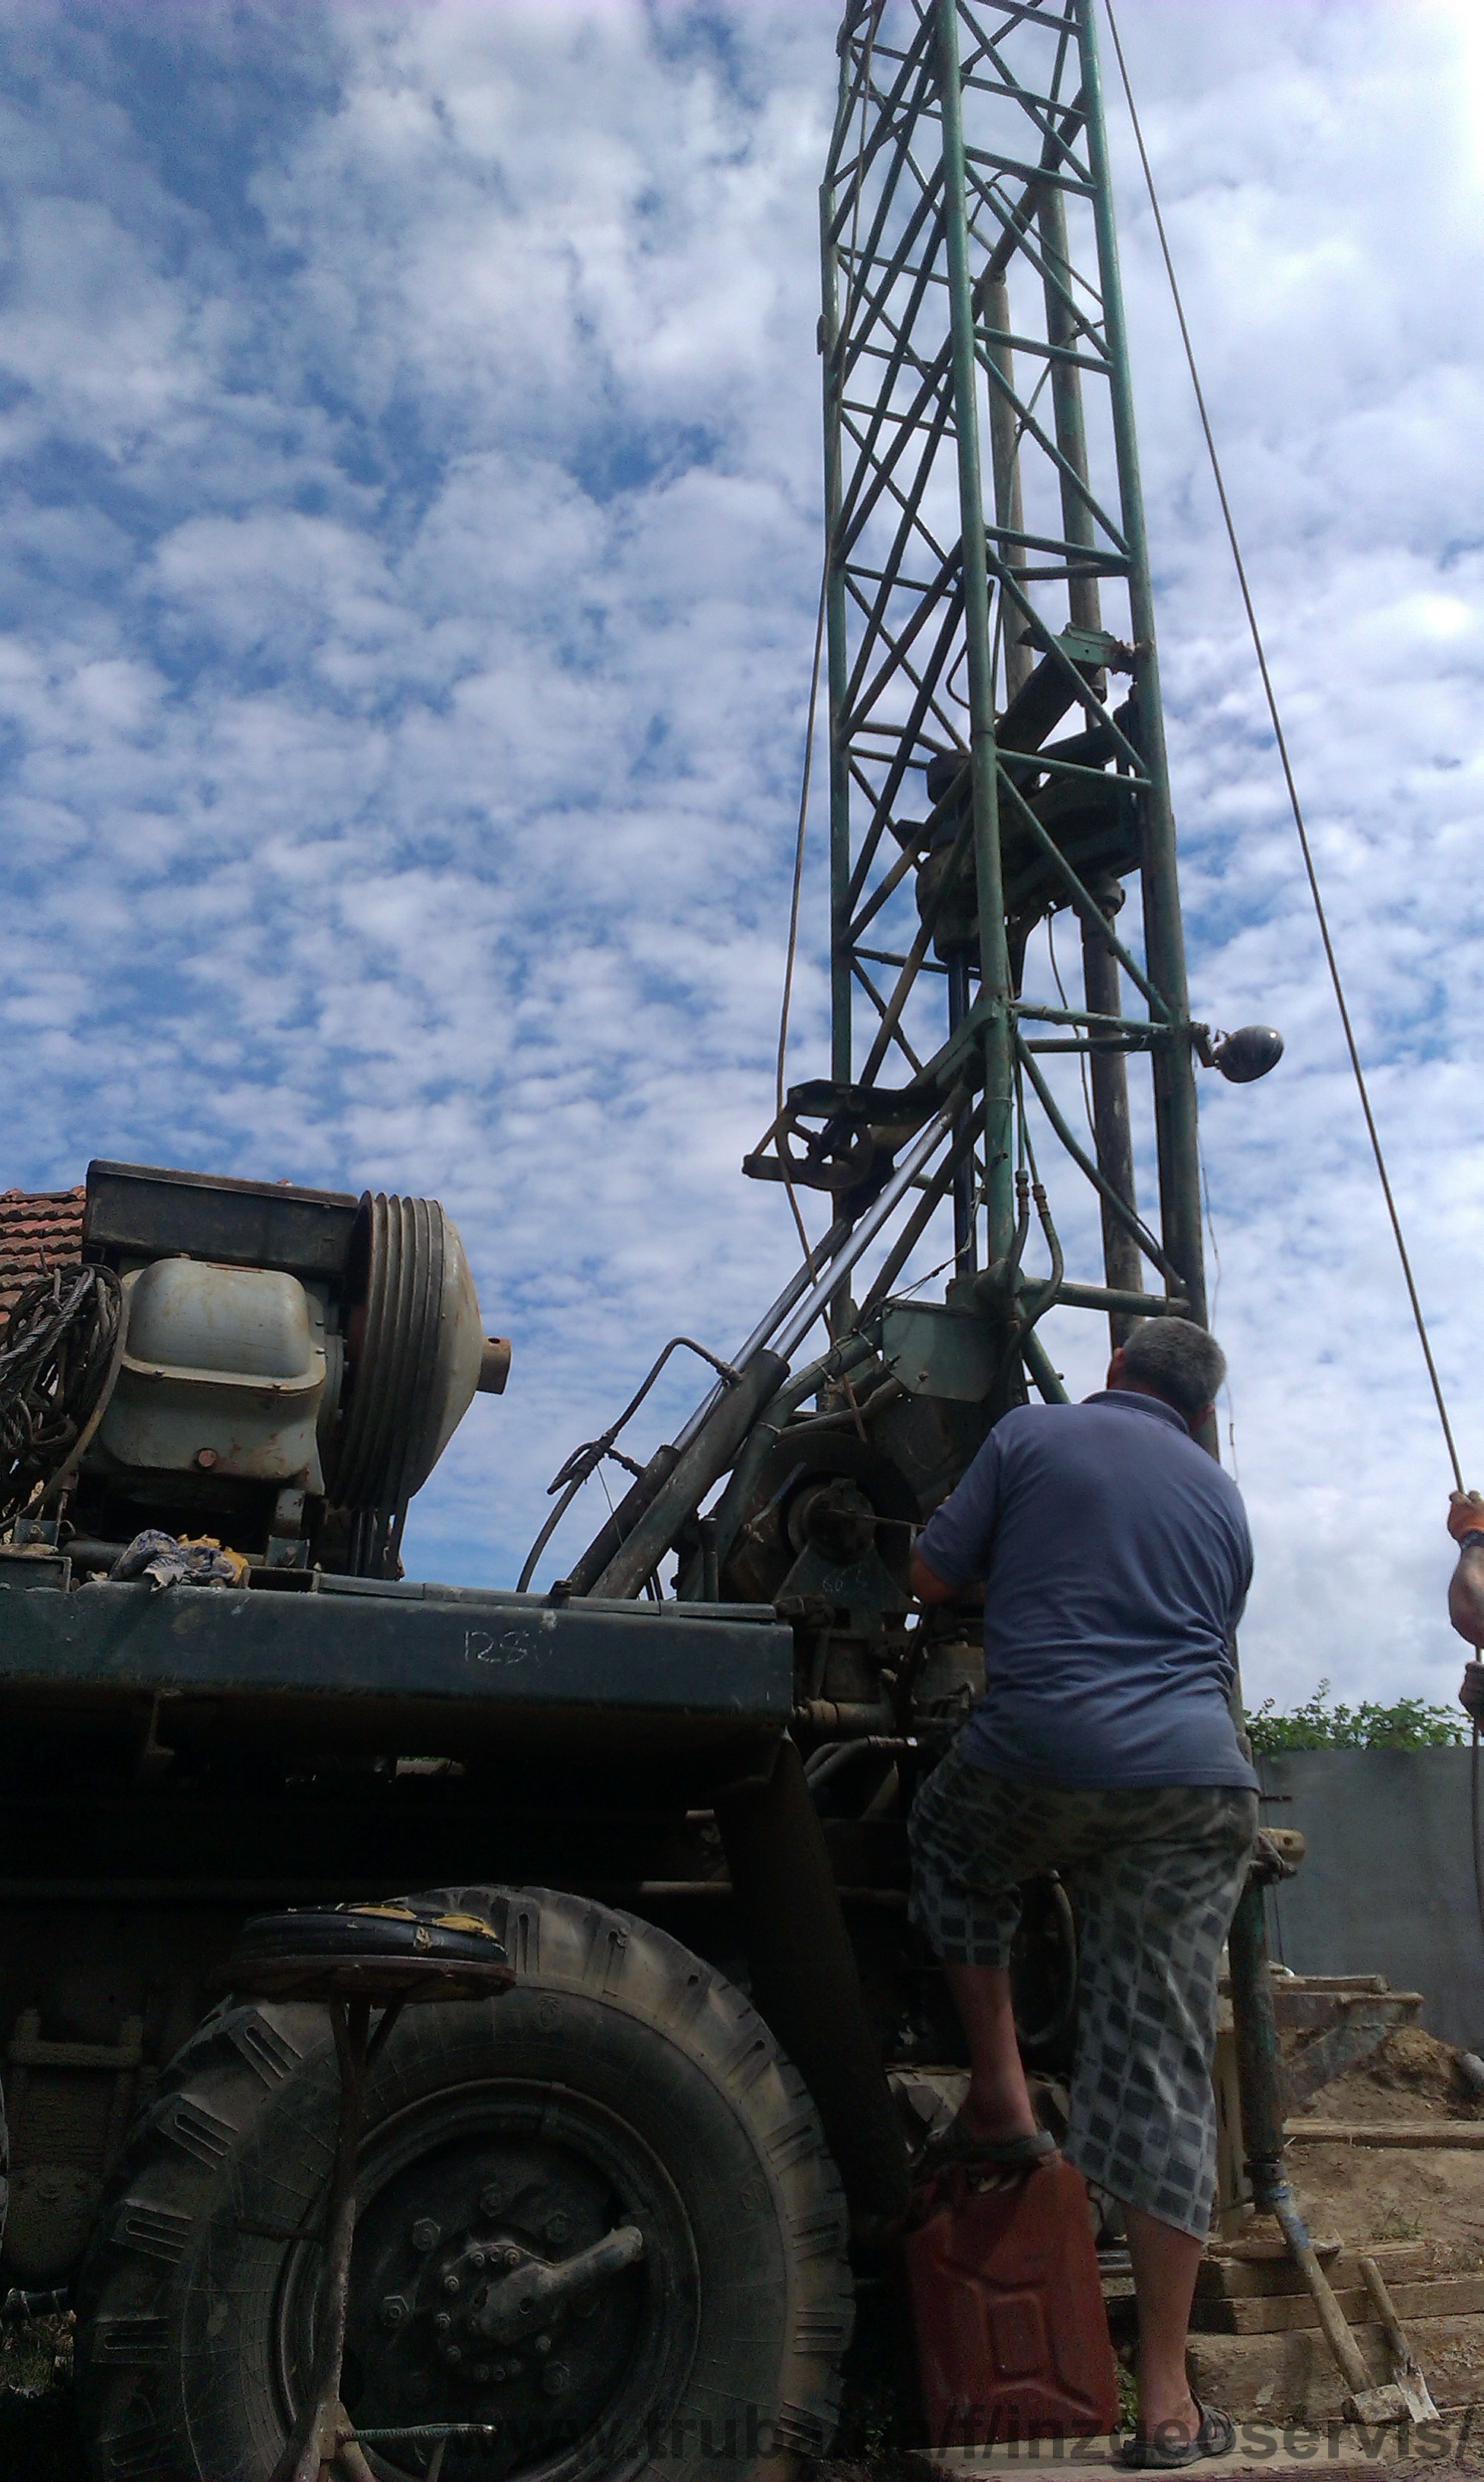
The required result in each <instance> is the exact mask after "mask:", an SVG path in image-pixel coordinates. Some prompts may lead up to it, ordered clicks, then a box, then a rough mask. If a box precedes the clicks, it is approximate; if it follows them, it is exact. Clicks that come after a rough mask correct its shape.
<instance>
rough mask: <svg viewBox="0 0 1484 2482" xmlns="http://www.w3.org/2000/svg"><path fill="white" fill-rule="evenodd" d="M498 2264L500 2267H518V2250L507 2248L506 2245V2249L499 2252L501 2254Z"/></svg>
mask: <svg viewBox="0 0 1484 2482" xmlns="http://www.w3.org/2000/svg"><path fill="white" fill-rule="evenodd" d="M500 2264H501V2265H502V2266H519V2264H520V2252H519V2250H518V2249H512V2248H510V2247H509V2246H508V2244H507V2246H506V2247H505V2248H504V2249H503V2250H502V2251H501V2253H500Z"/></svg>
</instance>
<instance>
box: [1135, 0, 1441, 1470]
mask: <svg viewBox="0 0 1484 2482" xmlns="http://www.w3.org/2000/svg"><path fill="white" fill-rule="evenodd" d="M1105 6H1106V10H1107V22H1108V29H1109V32H1110V33H1111V35H1112V38H1113V50H1114V52H1115V53H1116V55H1117V59H1118V73H1119V76H1120V78H1121V79H1122V81H1123V91H1124V96H1125V99H1126V101H1127V103H1128V106H1129V119H1130V120H1131V122H1132V123H1133V139H1134V144H1135V145H1136V146H1137V148H1138V152H1139V162H1140V164H1141V165H1142V167H1143V172H1144V187H1145V189H1146V190H1147V191H1148V193H1149V203H1150V206H1151V208H1152V209H1153V211H1154V219H1155V230H1156V232H1157V233H1158V234H1159V251H1160V255H1161V256H1162V258H1163V260H1164V272H1165V275H1166V277H1168V279H1169V287H1170V297H1171V299H1172V301H1173V302H1174V304H1175V316H1176V318H1177V320H1178V321H1179V323H1180V338H1181V343H1182V344H1183V345H1184V347H1185V363H1186V366H1187V368H1188V370H1189V373H1190V384H1191V387H1192V388H1193V389H1194V391H1195V403H1196V410H1197V412H1198V413H1199V415H1200V420H1201V430H1202V432H1203V434H1204V435H1205V439H1206V453H1207V455H1208V457H1209V458H1210V460H1211V475H1212V478H1213V480H1214V482H1215V486H1216V496H1217V498H1218V499H1219V501H1220V503H1221V515H1222V521H1223V523H1224V524H1225V527H1226V535H1227V541H1228V542H1229V543H1230V545H1231V549H1232V560H1233V564H1234V566H1235V568H1236V570H1237V585H1238V587H1239V588H1240V590H1241V598H1242V604H1243V608H1244V609H1245V612H1246V615H1247V627H1248V630H1249V631H1250V633H1251V637H1252V647H1253V652H1254V654H1255V655H1256V656H1257V660H1258V671H1259V672H1260V673H1261V674H1262V678H1263V696H1264V698H1265V699H1266V700H1267V712H1268V715H1269V717H1270V719H1271V722H1272V727H1273V738H1274V740H1275V741H1276V743H1277V745H1278V756H1279V760H1280V762H1281V764H1282V767H1283V779H1284V782H1285V784H1286V785H1287V787H1288V794H1289V807H1290V808H1291V810H1292V812H1293V825H1294V827H1295V828H1296V829H1297V831H1298V845H1299V851H1300V853H1301V854H1302V856H1303V858H1304V875H1305V877H1306V878H1307V880H1308V882H1309V893H1310V896H1311V898H1312V899H1313V902H1314V911H1315V920H1316V921H1317V923H1318V926H1319V937H1320V939H1321V941H1322V942H1323V947H1324V962H1325V964H1326V965H1327V966H1328V968H1329V978H1330V982H1331V985H1332V986H1333V989H1334V993H1335V1005H1336V1007H1337V1008H1338V1010H1339V1012H1340V1022H1341V1028H1342V1030H1343V1033H1344V1039H1345V1049H1346V1050H1347V1051H1348V1053H1349V1055H1350V1067H1351V1069H1352V1070H1353V1072H1354V1076H1355V1086H1356V1092H1357V1094H1358V1095H1359V1096H1360V1101H1361V1110H1362V1112H1363V1113H1364V1115H1365V1120H1366V1132H1367V1137H1368V1138H1369V1140H1370V1150H1371V1153H1372V1154H1373V1155H1374V1157H1375V1164H1376V1174H1377V1177H1378V1178H1379V1180H1380V1183H1381V1194H1382V1196H1383V1198H1384V1199H1385V1201H1386V1211H1387V1215H1388V1217H1389V1218H1390V1221H1391V1227H1392V1237H1393V1240H1394V1241H1395V1244H1396V1254H1397V1257H1398V1258H1399V1259H1400V1261H1401V1272H1402V1276H1403V1278H1404V1280H1405V1281H1406V1287H1407V1298H1408V1300H1409V1301H1410V1303H1411V1305H1412V1316H1413V1320H1414V1322H1415V1323H1416V1327H1417V1333H1418V1342H1419V1344H1420V1346H1421V1348H1422V1359H1423V1360H1424V1361H1425V1362H1426V1364H1427V1377H1428V1380H1429V1383H1430V1385H1431V1387H1432V1392H1433V1401H1434V1403H1435V1404H1436V1406H1437V1408H1438V1419H1439V1421H1440V1423H1441V1424H1442V1426H1443V1437H1444V1439H1445V1443H1446V1446H1447V1452H1448V1462H1449V1463H1450V1465H1452V1468H1453V1479H1454V1481H1455V1483H1456V1485H1457V1488H1458V1489H1459V1490H1460V1491H1462V1490H1463V1488H1464V1473H1463V1467H1462V1465H1460V1463H1459V1458H1458V1449H1457V1446H1456V1445H1455V1443H1454V1439H1453V1426H1452V1424H1451V1422H1450V1421H1449V1420H1448V1409H1447V1405H1446V1403H1445V1399H1444V1394H1443V1383H1442V1381H1441V1380H1440V1378H1439V1376H1438V1365H1437V1363H1436V1362H1435V1360H1433V1350H1432V1343H1431V1339H1430V1338H1429V1336H1428V1333H1427V1321H1426V1319H1425V1318H1424V1317H1423V1315H1422V1305H1421V1302H1420V1300H1419V1295H1418V1289H1417V1283H1416V1280H1415V1279H1414V1277H1413V1273H1412V1261H1411V1258H1410V1257H1409V1255H1408V1254H1407V1244H1406V1240H1405V1238H1404V1236H1403V1233H1402V1228H1401V1217H1400V1215H1399V1213H1398V1212H1397V1207H1396V1201H1395V1199H1394V1197H1393V1193H1392V1183H1391V1176H1390V1175H1389V1173H1388V1172H1387V1168H1386V1156H1385V1153H1384V1151H1383V1149H1382V1146H1381V1133H1380V1131H1379V1129H1378V1128H1377V1127H1376V1121H1375V1114H1374V1113H1373V1112H1372V1110H1371V1108H1370V1094H1369V1090H1368V1088H1367V1084H1366V1072H1365V1070H1364V1069H1363V1068H1362V1067H1361V1055H1360V1048H1359V1045H1358V1044H1357V1043H1356V1040H1355V1029H1354V1027H1353V1026H1352V1024H1351V1022H1350V1010H1349V1005H1348V1003H1347V1001H1346V999H1345V992H1344V984H1343V982H1342V981H1341V973H1340V961H1339V959H1338V958H1337V956H1336V954H1335V943H1334V941H1333V939H1332V938H1331V937H1330V927H1329V917H1328V915H1327V914H1326V912H1325V910H1324V899H1323V896H1322V895H1321V893H1320V890H1319V876H1318V872H1317V870H1316V869H1315V859H1314V852H1313V849H1312V847H1311V845H1310V842H1309V829H1308V825H1307V823H1306V821H1305V818H1304V810H1303V805H1302V803H1301V802H1300V800H1299V797H1298V785H1297V783H1296V782H1295V780H1294V775H1293V767H1292V762H1291V760H1290V759H1289V744H1288V736H1287V734H1286V733H1285V731H1284V728H1283V718H1282V716H1281V715H1280V713H1279V709H1278V698H1277V693H1276V691H1275V690H1274V688H1273V681H1272V674H1271V673H1270V672H1269V671H1268V668H1267V652H1266V648H1265V647H1264V646H1263V632H1262V629H1261V628H1260V627H1259V625H1258V616H1257V609H1256V606H1255V605H1254V603H1253V600H1252V590H1251V588H1250V587H1249V585H1248V583H1247V567H1246V563H1245V561H1244V560H1243V558H1242V549H1241V543H1240V541H1239V539H1238V536H1237V521H1236V519H1235V517H1234V516H1233V515H1232V504H1231V501H1230V500H1229V499H1228V497H1227V488H1226V479H1225V476H1224V475H1223V473H1222V470H1221V459H1220V456H1219V454H1218V453H1217V449H1216V439H1215V434H1214V432H1213V431H1212V430H1211V416H1210V414H1209V413H1208V412H1207V410H1206V393H1205V390H1204V389H1203V387H1202V385H1201V374H1200V370H1199V368H1198V366H1197V363H1196V358H1195V347H1194V345H1193V344H1192V343H1191V340H1190V330H1189V327H1188V325H1187V323H1186V319H1185V302H1184V300H1183V299H1182V296H1181V290H1180V280H1179V278H1178V277H1177V276H1176V274H1175V261H1174V257H1173V255H1172V254H1171V251H1170V245H1169V236H1168V235H1167V233H1166V232H1165V229H1164V217H1163V214H1162V212H1161V210H1160V206H1159V192H1158V191H1157V189H1156V188H1155V176H1154V172H1153V169H1152V167H1151V165H1150V161H1149V150H1148V148H1147V147H1146V145H1145V144H1144V131H1143V126H1142V124H1141V122H1140V120H1139V117H1138V107H1137V105H1136V104H1135V103H1134V100H1133V85H1132V83H1131V81H1130V77H1129V66H1128V63H1127V62H1126V60H1125V59H1124V53H1123V44H1122V41H1121V40H1120V39H1119V33H1118V20H1117V18H1116V17H1115V15H1114V13H1113V6H1112V0H1105Z"/></svg>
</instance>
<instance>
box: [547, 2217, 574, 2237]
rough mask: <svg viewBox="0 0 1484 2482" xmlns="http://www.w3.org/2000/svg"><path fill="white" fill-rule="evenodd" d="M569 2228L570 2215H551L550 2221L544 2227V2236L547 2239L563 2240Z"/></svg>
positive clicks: (570, 2225) (570, 2228)
mask: <svg viewBox="0 0 1484 2482" xmlns="http://www.w3.org/2000/svg"><path fill="white" fill-rule="evenodd" d="M571 2230H572V2219H571V2217H570V2215H553V2217H552V2219H551V2222H550V2223H549V2224H548V2225H547V2227H546V2237H547V2239H548V2240H549V2241H564V2240H565V2239H566V2238H567V2236H568V2234H569V2233H570V2231H571Z"/></svg>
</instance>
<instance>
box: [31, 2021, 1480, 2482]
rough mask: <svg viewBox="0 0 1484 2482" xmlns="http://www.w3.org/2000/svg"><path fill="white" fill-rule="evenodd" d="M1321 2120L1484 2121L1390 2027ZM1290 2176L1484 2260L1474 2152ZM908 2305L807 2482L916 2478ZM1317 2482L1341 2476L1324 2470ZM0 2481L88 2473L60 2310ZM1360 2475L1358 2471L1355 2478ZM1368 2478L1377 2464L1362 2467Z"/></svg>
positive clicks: (1390, 2227)
mask: <svg viewBox="0 0 1484 2482" xmlns="http://www.w3.org/2000/svg"><path fill="white" fill-rule="evenodd" d="M1309 2109H1310V2111H1311V2112H1312V2113H1313V2114H1315V2116H1316V2117H1322V2118H1323V2119H1325V2120H1359V2121H1382V2120H1398V2121H1400V2120H1412V2121H1417V2120H1471V2119H1476V2118H1478V2119H1484V2103H1481V2102H1480V2100H1479V2099H1478V2098H1476V2097H1475V2096H1473V2094H1472V2093H1471V2090H1470V2088H1469V2087H1468V2085H1467V2083H1466V2082H1465V2080H1464V2079H1463V2077H1462V2075H1461V2073H1460V2072H1459V2069H1458V2066H1457V2060H1456V2056H1455V2054H1454V2053H1453V2052H1452V2051H1451V2050H1450V2049H1449V2048H1448V2046H1446V2045H1445V2044H1444V2043H1439V2042H1436V2041H1435V2040H1434V2039H1433V2037H1432V2036H1431V2035H1429V2034H1424V2033H1422V2032H1420V2031H1419V2029H1417V2028H1416V2027H1410V2026H1409V2027H1404V2028H1402V2029H1401V2031H1399V2032H1398V2033H1395V2034H1393V2035H1392V2036H1391V2038H1390V2040H1389V2041H1388V2043H1387V2044H1386V2046H1385V2047H1384V2049H1383V2050H1382V2051H1381V2052H1380V2053H1379V2054H1378V2055H1377V2057H1376V2058H1375V2060H1374V2061H1373V2062H1372V2063H1370V2064H1369V2066H1368V2067H1367V2069H1366V2070H1365V2071H1363V2072H1360V2073H1357V2074H1355V2075H1353V2076H1349V2077H1345V2078H1342V2079H1340V2080H1338V2081H1337V2082H1336V2083H1335V2084H1334V2085H1331V2086H1327V2087H1325V2088H1324V2090H1323V2091H1322V2093H1321V2094H1319V2095H1317V2096H1316V2097H1315V2100H1314V2102H1313V2103H1312V2104H1311V2105H1310V2106H1309ZM1289 2176H1290V2178H1291V2179H1292V2181H1293V2185H1294V2187H1295V2189H1296V2190H1297V2192H1298V2195H1299V2198H1300V2201H1301V2203H1302V2205H1303V2207H1304V2211H1305V2214H1306V2216H1307V2219H1308V2221H1309V2225H1310V2228H1311V2230H1312V2231H1314V2232H1315V2233H1316V2234H1317V2235H1319V2236H1320V2237H1324V2238H1329V2239H1333V2240H1338V2241H1341V2242H1349V2243H1355V2242H1364V2241H1381V2240H1398V2241H1413V2240H1416V2241H1425V2242H1426V2243H1427V2244H1428V2245H1429V2246H1428V2262H1429V2263H1430V2264H1431V2265H1433V2266H1434V2267H1436V2268H1437V2269H1438V2271H1439V2272H1440V2273H1453V2272H1463V2271H1465V2270H1466V2269H1471V2268H1474V2267H1479V2266H1484V2152H1479V2153H1470V2152H1456V2151H1448V2152H1436V2153H1434V2152H1416V2153H1410V2154H1404V2153H1400V2152H1396V2153H1392V2152H1372V2151H1370V2150H1364V2151H1363V2150H1361V2149H1359V2148H1355V2149H1351V2148H1347V2147H1334V2146H1298V2147H1294V2148H1293V2149H1292V2151H1291V2152H1290V2153H1289ZM905 2337H906V2317H905V2305H904V2304H903V2303H902V2302H901V2300H900V2299H899V2297H898V2294H897V2292H896V2289H895V2286H893V2285H892V2284H890V2283H888V2282H885V2281H880V2280H878V2281H877V2282H876V2283H874V2284H871V2285H869V2286H868V2287H866V2288H865V2289H864V2290H863V2292H862V2295H861V2299H860V2304H859V2314H858V2325H857V2335H856V2341H855V2344H854V2346H853V2347H852V2350H851V2356H850V2365H849V2372H848V2385H847V2391H846V2414H845V2420H844V2423H843V2425H842V2431H841V2437H840V2442H839V2444H838V2447H837V2450H836V2453H835V2454H834V2455H833V2456H832V2457H830V2458H828V2459H827V2460H826V2461H825V2462H823V2463H822V2464H820V2465H818V2466H816V2467H814V2468H813V2469H812V2472H811V2476H810V2482H924V2466H923V2464H922V2462H921V2461H920V2459H919V2458H918V2457H916V2456H915V2455H913V2454H912V2452H911V2451H912V2448H913V2446H914V2445H915V2443H916V2431H915V2427H914V2411H913V2386H912V2374H911V2369H910V2364H909V2363H908V2362H907V2360H906V2358H905ZM1386 2471H1387V2476H1388V2482H1414V2477H1417V2482H1419V2477H1420V2476H1421V2475H1423V2474H1430V2475H1433V2476H1437V2475H1440V2474H1442V2473H1444V2472H1447V2473H1449V2474H1453V2473H1457V2474H1460V2475H1467V2476H1470V2477H1472V2482H1484V2455H1480V2456H1477V2457H1476V2456H1473V2455H1472V2454H1470V2455H1468V2456H1467V2457H1465V2458H1464V2459H1463V2460H1462V2461H1461V2462H1460V2461H1454V2462H1452V2463H1450V2464H1449V2465H1447V2466H1446V2467H1443V2466H1440V2465H1438V2464H1432V2465H1418V2466H1406V2467H1402V2466H1389V2467H1388V2468H1387V2469H1386ZM1325 2474H1326V2482H1350V2477H1349V2476H1348V2475H1346V2474H1344V2473H1342V2472H1339V2471H1336V2470H1335V2469H1333V2468H1329V2467H1326V2468H1325ZM0 2482H87V2472H86V2468H85V2465H84V2461H83V2454H82V2448H81V2444H80V2442H79V2440H78V2435H77V2430H76V2425H75V2422H74V2420H73V2416H72V2398H71V2334H70V2324H69V2322H68V2321H67V2320H65V2319H45V2320H42V2321H39V2322H38V2324H36V2325H35V2326H32V2327H28V2328H23V2329H18V2330H10V2331H6V2332H0ZM1357 2482H1358V2477H1357ZM1367 2482H1374V2469H1371V2470H1370V2472H1369V2473H1368V2474H1367Z"/></svg>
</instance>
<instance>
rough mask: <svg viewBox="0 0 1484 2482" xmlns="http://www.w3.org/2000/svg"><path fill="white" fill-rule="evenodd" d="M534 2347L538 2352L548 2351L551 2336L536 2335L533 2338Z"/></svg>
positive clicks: (550, 2345)
mask: <svg viewBox="0 0 1484 2482" xmlns="http://www.w3.org/2000/svg"><path fill="white" fill-rule="evenodd" d="M535 2348H536V2351H537V2352H538V2353H549V2352H550V2351H551V2348H552V2339H551V2337H549V2336H538V2337H536V2339H535Z"/></svg>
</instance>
